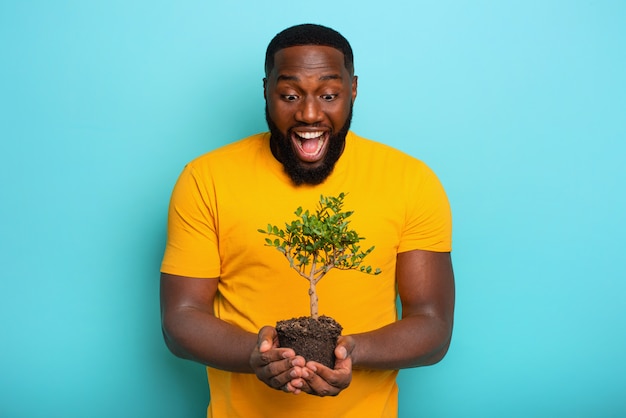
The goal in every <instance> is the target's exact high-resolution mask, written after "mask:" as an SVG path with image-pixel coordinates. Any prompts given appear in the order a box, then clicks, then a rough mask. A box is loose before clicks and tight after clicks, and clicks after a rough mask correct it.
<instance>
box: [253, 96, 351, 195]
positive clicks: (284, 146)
mask: <svg viewBox="0 0 626 418" xmlns="http://www.w3.org/2000/svg"><path fill="white" fill-rule="evenodd" d="M265 120H266V121H267V126H268V128H269V130H270V133H271V137H270V148H271V150H272V154H274V157H275V158H276V159H277V160H278V161H280V162H281V164H282V165H283V169H284V171H285V173H286V174H287V175H288V176H289V178H290V179H291V181H292V182H293V184H294V185H296V186H300V185H303V184H309V185H312V186H315V185H317V184H321V183H322V182H323V181H324V180H326V178H328V176H330V174H331V173H332V172H333V169H334V168H335V163H337V161H338V160H339V157H341V153H342V152H343V148H344V147H345V145H346V135H347V134H348V131H349V130H350V123H351V122H352V105H350V113H349V114H348V118H347V119H346V123H345V124H344V125H343V127H342V128H341V129H340V130H339V131H338V132H337V133H333V132H331V133H330V135H329V138H328V141H330V142H329V144H328V152H327V153H326V155H325V156H324V160H323V161H322V163H321V165H320V166H318V167H315V168H307V167H305V166H303V165H302V164H301V163H300V161H299V160H298V157H297V156H296V153H295V152H294V150H293V148H292V147H291V141H290V140H289V137H291V129H289V131H288V132H287V137H286V136H285V135H283V134H282V133H281V132H280V130H278V128H277V127H276V124H275V123H274V121H272V119H271V118H270V116H269V112H268V109H267V104H266V105H265Z"/></svg>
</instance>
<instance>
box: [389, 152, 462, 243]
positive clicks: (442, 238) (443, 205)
mask: <svg viewBox="0 0 626 418" xmlns="http://www.w3.org/2000/svg"><path fill="white" fill-rule="evenodd" d="M405 196H406V197H407V199H408V201H407V208H408V210H407V214H406V216H407V218H406V221H405V229H404V231H403V233H402V237H401V241H400V245H399V248H398V251H399V252H406V251H411V250H417V249H419V250H426V251H436V252H449V251H451V250H452V214H451V211H450V204H449V201H448V197H447V195H446V192H445V190H444V188H443V186H442V184H441V182H440V181H439V179H438V178H437V176H436V175H435V173H434V172H433V171H432V170H431V169H430V168H429V167H428V166H426V165H425V164H424V163H422V162H420V164H419V165H418V170H416V172H414V173H412V174H410V180H409V181H408V182H407V191H406V195H405Z"/></svg>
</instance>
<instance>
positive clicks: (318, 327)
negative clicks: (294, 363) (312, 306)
mask: <svg viewBox="0 0 626 418" xmlns="http://www.w3.org/2000/svg"><path fill="white" fill-rule="evenodd" d="M342 329H343V328H342V326H341V325H339V323H337V322H336V321H335V320H334V319H333V318H331V317H329V316H324V315H322V316H320V317H319V318H318V319H317V320H315V319H313V318H311V317H309V316H302V317H300V318H292V319H287V320H284V321H278V323H277V324H276V332H277V333H278V342H279V344H280V346H281V347H289V348H293V350H294V351H295V352H296V354H297V355H299V356H302V357H304V359H305V360H306V361H311V360H312V361H317V362H318V363H321V364H323V365H325V366H327V367H329V368H331V369H333V368H334V367H335V347H336V346H337V338H339V336H340V335H341V330H342Z"/></svg>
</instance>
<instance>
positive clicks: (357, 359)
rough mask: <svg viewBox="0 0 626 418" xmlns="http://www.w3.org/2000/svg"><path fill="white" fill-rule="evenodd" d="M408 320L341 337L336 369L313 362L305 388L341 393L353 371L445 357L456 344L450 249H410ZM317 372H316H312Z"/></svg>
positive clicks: (405, 266)
mask: <svg viewBox="0 0 626 418" xmlns="http://www.w3.org/2000/svg"><path fill="white" fill-rule="evenodd" d="M396 280H397V284H398V293H399V295H400V301H401V303H402V319H401V320H399V321H396V322H394V323H392V324H389V325H387V326H385V327H382V328H380V329H377V330H373V331H370V332H365V333H362V334H353V335H347V336H343V337H340V339H339V342H338V345H337V348H336V350H335V354H336V355H337V362H336V364H335V369H334V370H330V369H328V368H326V367H323V366H321V365H318V364H317V363H312V362H309V363H307V365H306V366H307V367H306V368H305V370H304V375H303V376H304V378H305V381H306V383H307V386H305V388H303V390H305V391H307V392H309V393H314V394H317V395H320V396H327V395H331V396H334V395H337V394H338V393H340V392H341V391H342V390H343V389H345V388H346V387H347V386H348V385H349V384H350V380H351V374H352V371H351V370H352V369H353V368H354V369H401V368H408V367H417V366H426V365H430V364H435V363H437V362H438V361H440V360H441V359H442V358H443V357H444V355H445V354H446V352H447V351H448V347H449V345H450V339H451V337H452V324H453V319H454V273H453V271H452V261H451V259H450V253H436V252H430V251H420V250H415V251H409V252H405V253H400V254H398V259H397V267H396ZM309 371H311V372H309Z"/></svg>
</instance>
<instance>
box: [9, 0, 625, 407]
mask: <svg viewBox="0 0 626 418" xmlns="http://www.w3.org/2000/svg"><path fill="white" fill-rule="evenodd" d="M302 22H315V23H323V24H327V25H330V26H333V27H335V28H337V29H338V30H340V31H341V32H342V33H344V35H346V37H347V38H348V39H349V40H350V41H351V43H352V45H353V47H354V50H355V56H356V69H357V74H358V75H359V76H360V78H359V81H360V83H359V97H358V99H357V103H356V108H355V118H354V123H353V128H354V130H355V131H356V132H357V133H360V134H361V135H364V136H367V137H370V138H374V139H377V140H379V141H381V142H385V143H388V144H391V145H394V146H396V147H397V148H400V149H402V150H404V151H406V152H408V153H410V154H412V155H415V156H416V157H418V158H420V159H423V160H425V161H426V162H427V163H428V164H429V165H431V166H432V167H433V168H434V169H435V171H436V172H437V173H438V174H439V176H440V178H441V180H442V181H443V183H444V185H445V187H446V189H447V191H448V194H449V197H450V200H451V203H452V205H453V211H454V221H455V231H454V265H455V271H456V277H457V291H458V302H457V310H456V324H455V333H454V339H453V343H452V347H451V349H450V352H449V354H448V356H447V357H446V358H445V360H444V361H443V362H442V363H440V364H438V365H436V366H433V367H429V368H422V369H414V370H406V371H402V372H401V375H400V385H401V398H400V407H401V414H400V415H401V417H402V418H412V417H418V416H419V417H470V418H471V417H481V418H485V417H623V416H626V396H624V395H625V392H624V390H625V388H626V360H625V354H626V304H625V303H624V293H625V291H626V282H625V280H624V279H626V273H625V268H624V250H625V249H626V248H625V245H624V237H625V236H626V222H625V220H624V215H625V213H626V187H625V181H626V168H625V164H624V155H625V153H626V146H625V140H626V2H624V1H617V0H616V1H608V0H607V1H597V2H590V1H556V0H544V1H537V0H530V1H528V0H526V1H496V0H493V1H484V0H483V1H437V2H422V1H398V0H387V1H384V2H378V1H376V2H367V1H345V2H342V1H337V0H333V1H326V0H320V1H318V2H316V3H290V2H276V1H271V0H268V1H265V2H257V1H239V2H226V1H193V0H181V1H177V2H164V1H154V0H151V1H148V0H126V1H120V0H109V1H103V0H96V1H69V0H68V1H61V0H59V1H44V0H30V1H29V0H25V1H18V0H15V1H11V0H1V1H0V62H1V64H0V138H1V141H0V155H1V161H2V163H1V164H0V176H1V177H0V181H1V189H0V190H1V191H0V193H1V204H0V228H1V229H0V275H1V276H0V277H1V281H0V318H1V319H0V338H1V343H0V344H1V345H0V347H1V348H0V385H1V388H0V389H1V390H0V416H2V417H7V418H21V417H57V416H58V417H65V418H74V417H76V418H78V417H81V418H84V417H190V418H191V417H200V416H203V415H204V413H205V407H206V403H207V401H208V389H207V384H206V380H205V374H204V370H203V368H202V367H201V366H199V365H196V364H193V363H190V362H186V361H183V360H179V359H177V358H175V357H173V356H172V355H171V354H169V352H168V351H167V349H166V348H165V346H164V344H163V342H162V339H161V331H160V324H159V304H158V276H159V262H160V258H161V255H162V251H163V247H164V240H165V218H166V209H167V203H168V199H169V194H170V191H171V188H172V186H173V184H174V182H175V180H176V177H177V176H178V173H179V172H180V170H181V169H182V167H183V165H184V164H185V163H186V162H187V161H188V160H190V159H192V158H193V157H195V156H197V155H199V154H202V153H204V152H206V151H208V150H211V149H213V148H216V147H217V146H219V145H222V144H225V143H228V142H231V141H233V140H236V139H238V138H240V137H243V136H246V135H248V134H252V133H255V132H258V131H261V130H264V129H265V124H264V118H263V99H262V90H261V78H262V77H263V65H262V64H263V55H264V50H265V47H266V45H267V43H268V42H269V40H270V39H271V37H272V36H273V35H274V34H275V33H277V32H278V31H280V30H281V29H283V28H285V27H287V26H290V25H292V24H296V23H302Z"/></svg>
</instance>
